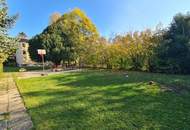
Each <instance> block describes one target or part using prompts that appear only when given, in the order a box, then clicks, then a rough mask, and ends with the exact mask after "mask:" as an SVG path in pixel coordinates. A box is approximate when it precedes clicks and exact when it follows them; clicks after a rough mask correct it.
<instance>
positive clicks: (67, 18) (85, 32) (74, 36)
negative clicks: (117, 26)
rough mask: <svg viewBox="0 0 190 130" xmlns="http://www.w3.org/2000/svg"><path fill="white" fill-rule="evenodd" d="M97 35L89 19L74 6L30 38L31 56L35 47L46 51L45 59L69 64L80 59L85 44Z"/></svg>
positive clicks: (92, 40) (93, 39)
mask: <svg viewBox="0 0 190 130" xmlns="http://www.w3.org/2000/svg"><path fill="white" fill-rule="evenodd" d="M98 36H99V34H98V32H97V29H96V27H95V25H94V24H93V23H92V22H91V20H90V19H89V18H88V17H87V16H86V15H85V13H84V12H82V11H81V10H80V9H78V8H76V9H74V10H72V11H71V12H68V13H66V14H64V15H63V16H61V17H60V18H59V19H58V20H56V22H54V23H52V24H51V25H50V26H48V27H47V28H46V29H45V30H44V31H43V32H42V34H40V35H39V36H36V37H34V38H33V39H31V40H30V46H31V49H30V52H32V55H31V56H32V57H33V58H36V57H35V55H34V52H35V50H37V49H38V48H37V47H43V48H44V49H46V51H47V59H48V60H50V61H52V62H54V63H55V64H56V65H59V64H60V62H61V61H62V62H63V63H67V64H71V63H72V62H79V59H82V54H81V53H82V52H83V51H84V50H85V45H86V44H90V43H91V42H94V41H95V40H96V38H97V37H98Z"/></svg>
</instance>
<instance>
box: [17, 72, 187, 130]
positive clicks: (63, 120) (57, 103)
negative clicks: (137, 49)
mask: <svg viewBox="0 0 190 130" xmlns="http://www.w3.org/2000/svg"><path fill="white" fill-rule="evenodd" d="M149 81H154V83H153V85H149ZM17 83H18V85H19V89H20V91H21V93H22V95H23V97H24V101H25V103H26V106H27V108H28V111H29V113H30V115H31V116H32V120H33V122H34V126H35V128H36V129H37V130H63V129H72V130H75V129H77V130H89V129H90V130H113V129H118V130H121V129H127V130H139V129H142V130H146V129H152V130H154V129H160V130H189V129H190V76H174V75H162V74H149V73H140V72H129V78H126V77H125V75H124V74H123V73H119V72H105V71H103V72H101V71H87V72H75V73H65V74H61V75H54V76H48V77H43V78H32V79H23V80H18V82H17Z"/></svg>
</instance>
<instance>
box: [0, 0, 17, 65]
mask: <svg viewBox="0 0 190 130" xmlns="http://www.w3.org/2000/svg"><path fill="white" fill-rule="evenodd" d="M7 12H8V7H7V5H6V1H5V0H0V64H2V63H3V62H4V61H5V60H6V59H7V58H8V57H9V56H10V55H12V54H13V53H15V51H16V46H17V45H16V43H17V41H16V39H14V38H10V37H9V36H8V35H7V31H8V29H9V28H10V27H12V26H13V24H14V23H15V20H16V18H17V16H16V15H15V16H12V17H10V16H8V14H7Z"/></svg>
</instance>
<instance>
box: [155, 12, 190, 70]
mask: <svg viewBox="0 0 190 130" xmlns="http://www.w3.org/2000/svg"><path fill="white" fill-rule="evenodd" d="M189 23H190V14H186V15H183V14H178V15H176V16H175V17H174V19H173V22H172V23H171V25H170V27H169V28H168V30H166V31H165V32H164V33H163V38H162V40H161V41H160V44H159V46H158V47H157V48H156V50H155V52H156V58H157V59H156V60H157V62H156V64H155V67H156V68H155V71H159V72H167V73H184V74H185V73H190V42H189V41H190V32H189V30H190V24H189Z"/></svg>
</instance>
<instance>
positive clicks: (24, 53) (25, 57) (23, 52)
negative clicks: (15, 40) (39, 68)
mask: <svg viewBox="0 0 190 130" xmlns="http://www.w3.org/2000/svg"><path fill="white" fill-rule="evenodd" d="M28 49H29V43H28V40H27V38H26V37H21V38H20V42H19V45H18V49H17V51H16V63H17V65H18V66H19V67H22V66H23V65H27V64H30V63H31V59H30V54H29V51H28Z"/></svg>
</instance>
